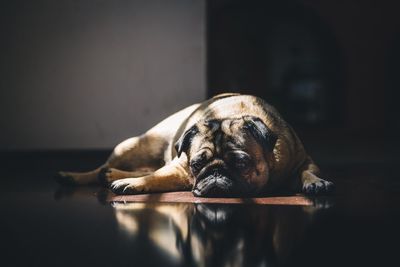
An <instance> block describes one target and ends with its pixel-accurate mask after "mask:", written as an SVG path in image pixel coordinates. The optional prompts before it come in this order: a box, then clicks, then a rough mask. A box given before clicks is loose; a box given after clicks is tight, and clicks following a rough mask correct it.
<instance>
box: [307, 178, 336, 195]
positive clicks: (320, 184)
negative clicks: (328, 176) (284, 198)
mask: <svg viewBox="0 0 400 267" xmlns="http://www.w3.org/2000/svg"><path fill="white" fill-rule="evenodd" d="M333 190H334V184H333V183H332V182H329V181H325V180H322V179H320V180H319V181H315V182H311V183H307V184H304V185H303V190H302V191H303V193H305V194H310V195H320V194H327V193H331V192H333Z"/></svg>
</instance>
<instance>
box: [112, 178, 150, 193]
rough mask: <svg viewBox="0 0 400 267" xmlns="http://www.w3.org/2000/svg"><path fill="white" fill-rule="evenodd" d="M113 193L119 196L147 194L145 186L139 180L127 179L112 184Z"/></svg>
mask: <svg viewBox="0 0 400 267" xmlns="http://www.w3.org/2000/svg"><path fill="white" fill-rule="evenodd" d="M110 189H111V191H113V192H114V193H115V194H118V195H134V194H140V193H144V192H145V186H144V185H143V183H141V182H140V181H138V178H126V179H120V180H116V181H114V182H112V184H111V186H110Z"/></svg>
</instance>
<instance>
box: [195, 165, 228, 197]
mask: <svg viewBox="0 0 400 267" xmlns="http://www.w3.org/2000/svg"><path fill="white" fill-rule="evenodd" d="M233 188H234V183H233V180H232V179H230V178H229V176H228V174H227V173H226V172H225V171H223V170H220V169H213V170H211V171H209V172H207V173H206V174H205V175H202V176H201V177H197V179H196V184H195V186H194V188H193V191H192V192H193V194H194V195H195V196H197V197H227V196H230V195H232V194H233V193H234V192H233Z"/></svg>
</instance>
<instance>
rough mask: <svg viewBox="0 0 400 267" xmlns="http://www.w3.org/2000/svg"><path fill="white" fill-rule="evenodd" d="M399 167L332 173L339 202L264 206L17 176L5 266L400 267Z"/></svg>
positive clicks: (41, 174)
mask: <svg viewBox="0 0 400 267" xmlns="http://www.w3.org/2000/svg"><path fill="white" fill-rule="evenodd" d="M53 167H54V166H53ZM57 168H58V166H57ZM394 168H395V167H393V168H392V170H390V168H388V167H387V166H373V167H372V166H363V165H359V166H347V167H346V168H341V167H335V168H326V169H325V173H326V174H327V175H329V176H330V177H331V178H332V180H334V181H335V182H336V185H337V192H336V193H335V195H333V196H330V197H318V198H312V199H308V198H303V197H302V196H295V197H284V198H280V200H279V201H278V202H276V200H277V198H276V197H275V200H274V198H273V197H271V198H267V199H266V200H265V199H264V201H258V202H257V203H252V202H251V201H250V202H249V201H243V203H236V202H235V201H233V202H232V201H225V203H223V202H224V200H218V201H215V202H221V203H199V201H190V196H189V195H187V194H186V195H185V194H184V195H181V197H182V196H183V199H184V201H183V200H182V198H180V199H179V198H178V197H177V198H176V201H180V202H174V197H176V196H179V195H164V196H157V198H161V200H160V199H159V200H157V199H155V197H153V198H152V199H148V200H147V201H145V202H141V201H143V199H142V200H140V199H129V198H128V199H121V198H115V197H113V195H111V194H110V193H109V191H108V190H106V189H103V188H100V187H81V188H71V187H60V186H58V185H57V184H56V183H55V182H53V181H52V179H51V175H52V174H53V169H52V168H49V167H48V166H46V165H44V166H41V167H36V168H35V169H34V170H32V169H30V170H26V169H23V168H22V169H18V170H14V171H9V172H7V173H6V174H3V176H4V177H1V178H2V180H3V181H6V182H5V184H4V185H3V186H2V187H1V196H0V197H1V205H0V207H1V208H0V214H1V220H0V224H1V230H2V235H1V248H0V253H1V261H2V264H1V265H2V266H281V265H283V266H285V265H286V266H389V265H391V266H392V265H393V264H395V263H396V262H398V261H399V254H398V251H399V247H398V245H397V243H398V240H399V238H400V229H399V226H400V213H399V212H400V206H399V204H400V201H399V200H400V179H398V178H399V177H398V175H397V173H396V171H394V170H393V169H394ZM268 199H269V200H268ZM129 200H135V201H139V202H129ZM160 201H161V202H160ZM170 201H172V203H171V202H170ZM274 201H275V202H274ZM226 202H227V203H226Z"/></svg>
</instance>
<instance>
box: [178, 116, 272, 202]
mask: <svg viewBox="0 0 400 267" xmlns="http://www.w3.org/2000/svg"><path fill="white" fill-rule="evenodd" d="M275 142H276V136H275V135H274V134H273V133H272V132H271V131H270V129H268V127H267V126H266V125H265V124H264V123H263V122H262V121H261V120H260V119H258V118H256V117H250V116H246V117H241V118H235V119H224V120H209V121H200V122H198V123H197V124H196V125H194V126H193V127H192V128H190V129H189V130H188V131H186V132H185V134H184V135H183V136H182V137H181V138H180V140H178V142H177V144H176V149H177V151H178V156H179V155H180V154H181V153H182V152H185V153H186V154H187V156H188V160H189V166H190V171H191V173H192V175H193V177H194V178H195V183H194V186H193V194H194V195H195V196H204V197H207V196H210V197H223V196H241V195H250V194H256V193H257V192H259V191H260V189H262V188H263V187H264V186H265V184H266V183H267V180H268V174H269V162H270V156H271V152H272V150H273V147H274V145H275Z"/></svg>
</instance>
